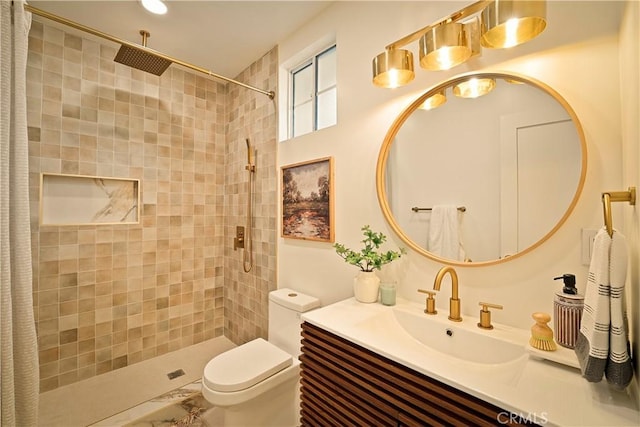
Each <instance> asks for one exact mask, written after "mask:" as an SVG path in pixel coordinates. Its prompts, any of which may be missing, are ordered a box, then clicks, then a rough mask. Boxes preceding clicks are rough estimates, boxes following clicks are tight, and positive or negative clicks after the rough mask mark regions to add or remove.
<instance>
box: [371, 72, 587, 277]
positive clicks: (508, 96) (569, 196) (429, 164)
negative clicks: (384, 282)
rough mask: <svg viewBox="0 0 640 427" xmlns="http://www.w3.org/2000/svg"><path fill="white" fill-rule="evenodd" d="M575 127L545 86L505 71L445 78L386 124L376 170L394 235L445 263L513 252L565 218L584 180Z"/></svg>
mask: <svg viewBox="0 0 640 427" xmlns="http://www.w3.org/2000/svg"><path fill="white" fill-rule="evenodd" d="M586 165H587V151H586V143H585V138H584V133H583V130H582V126H581V125H580V122H579V121H578V118H577V117H576V114H575V112H574V111H573V109H572V108H571V107H570V106H569V104H568V103H567V102H566V101H565V100H564V99H563V98H562V97H561V96H560V95H559V94H558V93H557V92H555V91H554V90H553V89H551V88H550V87H548V86H547V85H545V84H543V83H541V82H539V81H536V80H533V79H531V78H528V77H524V76H520V75H514V74H507V73H498V72H491V73H473V74H466V75H462V76H458V77H455V78H453V79H451V80H448V81H446V82H443V83H441V84H439V85H437V86H435V87H433V88H431V89H430V90H429V91H427V92H426V93H424V94H423V95H422V96H421V97H420V98H418V99H417V100H416V101H415V102H413V103H412V104H411V105H410V106H409V107H408V108H407V109H406V110H405V111H403V112H402V113H401V114H400V115H399V116H398V118H397V119H396V120H395V122H394V123H393V125H392V126H391V128H390V129H389V131H388V132H387V135H386V137H385V139H384V142H383V144H382V148H381V150H380V155H379V157H378V165H377V170H376V187H377V192H378V200H379V202H380V206H381V207H382V211H383V214H384V216H385V218H386V219H387V221H388V222H389V224H390V225H391V227H392V228H393V230H394V231H395V232H396V233H397V234H398V235H399V236H400V238H401V239H402V240H403V241H404V242H405V243H406V244H407V245H409V246H410V247H411V248H413V249H414V250H416V251H417V252H418V253H420V254H422V255H424V256H426V257H428V258H431V259H434V260H437V261H440V262H443V263H446V264H453V265H465V266H467V265H474V266H475V265H491V264H496V263H499V262H504V261H506V260H509V259H513V258H515V257H517V256H521V255H523V254H525V253H527V252H529V251H531V250H532V249H534V248H535V247H537V246H539V245H540V244H542V243H543V242H544V241H545V240H547V239H548V238H549V237H550V236H551V235H552V234H553V233H554V232H555V231H556V230H557V229H558V228H560V226H561V225H562V224H563V223H564V222H565V221H566V219H567V218H568V216H569V214H570V213H571V211H572V210H573V208H574V207H575V204H576V202H577V200H578V197H579V196H580V193H581V191H582V187H583V185H584V180H585V176H586Z"/></svg>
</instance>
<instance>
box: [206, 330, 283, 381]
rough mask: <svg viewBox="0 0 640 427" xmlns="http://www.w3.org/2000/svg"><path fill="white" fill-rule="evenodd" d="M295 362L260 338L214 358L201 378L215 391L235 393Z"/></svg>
mask: <svg viewBox="0 0 640 427" xmlns="http://www.w3.org/2000/svg"><path fill="white" fill-rule="evenodd" d="M292 363H293V357H292V356H291V355H290V354H288V353H287V352H285V351H283V350H281V349H279V348H278V347H276V346H275V345H273V344H271V343H269V342H267V341H265V340H264V339H262V338H257V339H255V340H253V341H250V342H248V343H246V344H243V345H241V346H238V347H235V348H233V349H231V350H229V351H227V352H224V353H222V354H220V355H218V356H216V357H214V358H213V359H211V360H210V361H209V363H207V366H205V368H204V376H203V378H202V380H203V382H204V384H205V385H206V386H207V387H208V388H209V389H211V390H213V391H219V392H235V391H240V390H245V389H247V388H249V387H252V386H254V385H256V384H257V383H259V382H261V381H263V380H264V379H266V378H268V377H270V376H272V375H274V374H276V373H277V372H279V371H281V370H283V369H285V368H287V367H289V366H291V365H292Z"/></svg>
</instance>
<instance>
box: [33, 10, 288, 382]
mask: <svg viewBox="0 0 640 427" xmlns="http://www.w3.org/2000/svg"><path fill="white" fill-rule="evenodd" d="M74 34H75V33H68V32H65V31H63V30H61V29H59V28H57V27H54V26H50V25H48V24H46V23H45V24H43V23H42V22H38V21H34V22H33V25H32V29H31V33H30V40H29V60H28V71H27V74H28V75H27V78H28V89H27V90H28V93H27V96H28V124H29V143H30V168H31V181H30V186H31V203H32V206H31V211H32V214H31V226H32V243H33V246H32V250H33V265H34V306H35V307H34V310H35V314H36V321H37V331H38V339H39V356H40V377H41V391H47V390H51V389H54V388H56V387H59V386H63V385H66V384H70V383H73V382H76V381H79V380H82V379H85V378H89V377H92V376H94V375H98V374H101V373H105V372H108V371H111V370H113V369H117V368H120V367H124V366H127V365H130V364H133V363H136V362H140V361H142V360H146V359H149V358H153V357H155V356H158V355H161V354H164V353H167V352H170V351H173V350H177V349H180V348H183V347H186V346H189V345H191V344H194V343H197V342H201V341H203V340H206V339H209V338H213V337H215V336H220V335H222V334H223V333H224V327H225V323H224V310H223V304H224V285H225V279H224V269H225V264H233V262H232V260H231V259H227V260H225V254H227V255H229V254H228V253H227V248H226V247H227V246H228V245H226V240H228V234H227V231H226V229H227V228H228V227H225V218H224V215H225V209H226V208H225V207H224V205H225V202H226V201H227V200H228V199H231V200H234V199H235V198H239V193H240V189H239V187H238V188H236V187H234V185H233V184H232V183H230V182H229V181H228V180H226V179H225V175H226V172H227V171H226V170H225V158H226V156H227V155H229V154H230V153H228V151H227V149H226V148H225V138H226V135H225V132H226V131H227V129H226V125H224V124H225V123H226V120H227V119H228V117H229V116H230V115H231V116H234V115H236V114H244V113H245V111H246V110H247V109H249V108H252V106H253V105H255V106H256V107H257V108H258V109H261V108H262V107H260V106H259V105H258V104H259V103H260V102H261V101H258V100H247V101H246V103H244V104H237V107H235V108H234V109H233V110H232V111H233V112H232V113H231V114H229V113H227V112H226V111H227V110H226V102H227V95H226V91H227V88H226V87H225V86H224V85H222V84H220V83H217V82H215V81H213V80H211V79H208V78H205V77H204V76H200V75H196V74H194V73H191V72H188V71H184V70H183V69H180V68H179V67H177V66H171V67H170V68H169V69H168V70H167V71H166V72H165V73H164V74H163V75H162V76H161V77H157V76H154V75H151V74H147V73H144V72H142V71H139V70H135V69H131V68H129V67H126V66H124V65H121V64H118V63H115V62H113V57H114V56H115V54H116V51H117V46H113V45H110V44H107V43H105V44H102V43H99V42H96V41H94V40H93V39H89V38H82V37H78V36H77V35H74ZM255 74H256V76H261V75H262V74H261V73H260V72H256V73H255ZM234 96H240V97H242V96H244V94H242V95H237V93H236V94H235V95H234ZM235 105H236V102H235V101H234V106H235ZM259 117H260V118H266V114H265V115H261V116H259ZM236 121H237V120H234V122H236ZM274 122H275V121H274ZM238 126H240V125H238ZM256 131H258V130H256ZM233 142H234V143H235V142H236V141H235V140H234V141H233ZM243 143H244V142H243ZM270 156H272V157H273V156H274V155H273V153H271V154H270ZM263 159H264V157H263ZM270 160H271V159H270ZM274 164H275V160H274ZM41 172H50V173H65V174H80V175H92V176H93V175H98V176H108V177H125V178H137V179H140V180H141V182H142V184H141V187H142V206H141V219H140V224H135V225H80V226H60V227H55V226H40V225H39V218H38V214H39V177H40V173H41ZM227 189H228V190H229V191H234V190H237V191H236V193H238V195H236V194H235V193H234V194H232V195H229V196H225V194H224V191H225V190H227ZM261 197H262V196H257V202H258V203H259V204H260V203H261ZM232 210H233V208H232ZM258 211H259V212H260V209H258ZM260 221H262V220H260ZM257 234H258V238H257V239H256V244H257V247H259V248H260V249H259V251H258V252H259V253H264V252H261V251H262V249H263V248H262V243H263V241H264V240H265V239H263V238H262V237H261V236H260V234H261V233H257ZM268 240H269V242H265V243H271V240H273V239H271V238H270V239H268ZM258 242H260V243H258ZM223 245H224V249H223ZM266 250H268V251H269V250H271V249H270V248H266ZM273 253H275V252H273ZM232 255H235V254H232ZM229 258H231V255H229ZM257 258H258V261H257V263H258V265H259V266H260V267H259V268H258V267H257V268H256V270H255V271H256V272H258V271H260V272H261V271H262V270H263V269H264V270H266V268H267V264H268V265H269V268H271V266H272V265H273V264H274V263H273V262H272V260H270V258H269V257H267V256H266V255H262V254H261V255H259V256H258V257H257ZM234 259H235V258H234ZM263 265H264V267H262V266H263ZM239 275H240V273H238V272H237V271H235V270H234V271H232V277H233V279H231V283H232V284H234V286H236V287H237V288H238V291H237V292H238V293H237V295H238V298H240V296H241V295H242V296H243V295H245V294H246V293H245V292H244V291H243V290H242V289H243V288H244V287H245V285H244V284H243V285H240V283H241V282H243V280H244V278H240V277H239ZM261 277H262V275H261V274H260V278H258V276H255V278H254V276H252V279H251V281H250V285H248V286H250V287H251V286H253V284H254V283H256V284H257V283H258V282H261V281H262V280H263V279H262V278H261ZM260 285H261V286H262V284H260ZM234 292H236V291H234ZM233 298H235V297H233ZM253 301H254V300H253V299H251V300H248V301H246V302H247V303H248V304H252V302H253ZM256 301H257V300H256ZM241 302H242V303H244V302H245V301H241ZM249 307H250V308H248V309H247V310H249V311H251V312H254V311H260V321H262V318H263V316H264V313H262V309H260V310H257V309H256V308H255V307H251V306H249ZM243 312H244V311H243ZM236 323H237V322H236ZM234 324H235V323H234ZM240 327H241V328H244V327H245V326H244V325H243V324H241V325H240ZM261 327H263V326H261ZM233 329H234V330H237V329H236V328H235V327H234V328H233ZM258 330H262V329H258ZM255 331H256V328H251V331H250V332H251V333H253V332H255ZM239 335H240V336H244V333H242V332H239Z"/></svg>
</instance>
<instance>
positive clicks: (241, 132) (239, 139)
mask: <svg viewBox="0 0 640 427" xmlns="http://www.w3.org/2000/svg"><path fill="white" fill-rule="evenodd" d="M277 72H278V52H277V48H274V49H273V50H271V51H270V52H268V53H267V54H266V55H264V56H263V57H262V58H260V59H259V60H257V61H256V62H254V63H253V64H252V65H251V66H250V67H249V68H247V69H246V70H245V71H244V72H243V73H241V74H240V75H239V76H238V77H236V80H238V81H241V82H244V83H246V84H250V85H252V86H255V87H258V88H261V89H264V90H275V88H276V86H277ZM228 99H229V102H228V104H227V115H226V121H225V123H227V125H226V135H227V152H226V158H227V163H226V167H225V170H226V179H225V190H224V193H225V203H224V206H225V220H226V221H225V231H224V235H225V241H226V242H225V245H224V254H225V262H224V267H225V276H224V283H225V287H224V292H225V295H224V311H225V316H224V318H225V328H224V334H225V336H226V337H227V338H229V339H231V340H232V341H233V342H235V343H236V344H241V343H244V342H247V341H250V340H252V339H254V338H256V337H263V338H265V339H266V338H267V328H268V294H269V291H272V290H274V289H276V287H277V286H276V252H277V249H276V237H277V234H276V233H277V231H276V230H277V223H276V212H277V204H276V203H277V200H278V197H277V179H278V177H279V172H278V171H277V170H276V162H277V156H276V150H277V131H276V123H277V120H276V105H275V101H274V100H271V99H269V97H268V96H266V95H263V94H260V93H257V92H254V91H249V90H246V89H244V88H241V87H239V86H236V85H232V86H230V87H229V98H228ZM246 138H249V140H250V142H251V145H252V147H253V148H254V149H256V150H257V156H256V173H255V189H254V196H253V217H254V219H253V249H254V251H253V254H254V255H253V267H252V268H251V271H250V272H248V273H245V272H244V270H243V265H242V263H243V258H242V251H241V250H237V251H234V250H233V237H234V235H235V230H236V226H238V225H246V213H247V196H248V180H249V175H248V172H247V171H246V170H245V165H246V164H247V146H246V142H245V139H246Z"/></svg>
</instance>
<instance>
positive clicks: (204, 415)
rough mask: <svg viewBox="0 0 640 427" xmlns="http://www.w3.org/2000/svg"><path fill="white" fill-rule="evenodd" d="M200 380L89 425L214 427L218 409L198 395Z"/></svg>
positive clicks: (218, 418) (220, 420)
mask: <svg viewBox="0 0 640 427" xmlns="http://www.w3.org/2000/svg"><path fill="white" fill-rule="evenodd" d="M200 390H201V383H200V380H198V381H196V382H193V383H191V384H187V385H185V386H184V387H180V388H178V389H176V390H173V391H170V392H168V393H165V394H163V395H161V396H158V397H156V398H153V399H151V400H149V401H147V402H144V403H142V404H140V405H138V406H135V407H133V408H131V409H128V410H126V411H123V412H121V413H119V414H116V415H114V416H112V417H109V418H107V419H105V420H102V421H100V422H98V423H95V424H92V425H91V426H90V427H115V426H122V427H145V426H149V427H173V426H176V427H187V426H189V427H217V426H221V425H222V414H221V411H219V410H216V408H214V407H213V406H212V405H211V404H210V403H209V402H207V401H206V400H205V399H204V397H202V393H201V392H200Z"/></svg>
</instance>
